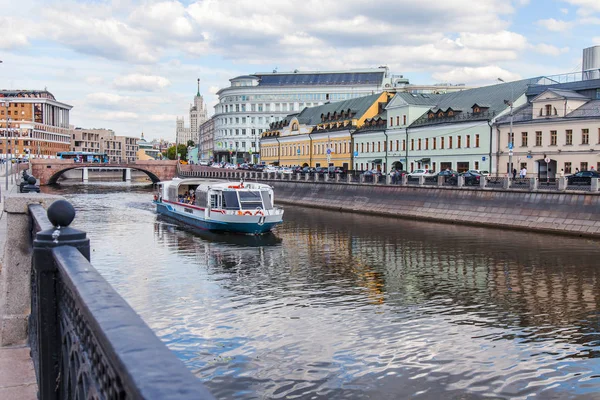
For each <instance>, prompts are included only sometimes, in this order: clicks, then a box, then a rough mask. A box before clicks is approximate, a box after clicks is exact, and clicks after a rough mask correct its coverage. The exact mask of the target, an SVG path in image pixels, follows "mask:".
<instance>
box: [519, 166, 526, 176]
mask: <svg viewBox="0 0 600 400" xmlns="http://www.w3.org/2000/svg"><path fill="white" fill-rule="evenodd" d="M520 176H521V179H523V178H525V176H527V168H525V167H523V168H522V169H521V174H520Z"/></svg>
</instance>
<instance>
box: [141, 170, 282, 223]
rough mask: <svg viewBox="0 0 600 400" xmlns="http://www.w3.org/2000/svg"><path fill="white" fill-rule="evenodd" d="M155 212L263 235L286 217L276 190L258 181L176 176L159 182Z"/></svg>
mask: <svg viewBox="0 0 600 400" xmlns="http://www.w3.org/2000/svg"><path fill="white" fill-rule="evenodd" d="M153 202H154V203H155V204H156V212H157V213H159V214H163V215H166V216H168V217H171V218H174V219H176V220H178V221H181V222H184V223H186V224H189V225H191V226H193V227H196V228H200V229H207V230H210V231H221V232H235V233H246V234H254V235H258V234H262V233H265V232H269V231H270V230H271V229H273V227H274V226H275V225H277V224H280V223H281V222H282V220H283V209H281V208H278V207H275V206H274V205H273V189H272V188H271V186H269V185H265V184H262V183H255V182H243V181H241V182H239V183H233V182H209V181H207V180H206V179H195V178H186V179H179V178H175V179H173V180H171V181H166V182H160V183H158V193H157V194H155V195H154V201H153Z"/></svg>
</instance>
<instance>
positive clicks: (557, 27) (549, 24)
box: [537, 18, 573, 32]
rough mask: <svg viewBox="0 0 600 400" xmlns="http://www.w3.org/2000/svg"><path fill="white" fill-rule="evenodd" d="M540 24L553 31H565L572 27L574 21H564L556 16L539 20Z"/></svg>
mask: <svg viewBox="0 0 600 400" xmlns="http://www.w3.org/2000/svg"><path fill="white" fill-rule="evenodd" d="M537 23H538V25H540V26H542V27H544V28H546V29H548V30H549V31H552V32H564V31H566V30H568V29H570V28H571V26H572V25H573V22H570V21H562V20H557V19H554V18H548V19H541V20H539V21H538V22H537Z"/></svg>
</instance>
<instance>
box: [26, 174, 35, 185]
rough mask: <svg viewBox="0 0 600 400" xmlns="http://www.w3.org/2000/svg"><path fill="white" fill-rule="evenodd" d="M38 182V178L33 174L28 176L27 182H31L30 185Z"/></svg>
mask: <svg viewBox="0 0 600 400" xmlns="http://www.w3.org/2000/svg"><path fill="white" fill-rule="evenodd" d="M36 182H37V179H35V177H34V176H31V175H28V176H27V183H29V184H30V185H35V183H36Z"/></svg>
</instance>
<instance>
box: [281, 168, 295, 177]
mask: <svg viewBox="0 0 600 400" xmlns="http://www.w3.org/2000/svg"><path fill="white" fill-rule="evenodd" d="M277 172H279V173H280V174H283V175H291V174H293V173H294V170H293V169H292V168H289V167H284V168H280V169H279V171H277Z"/></svg>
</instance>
